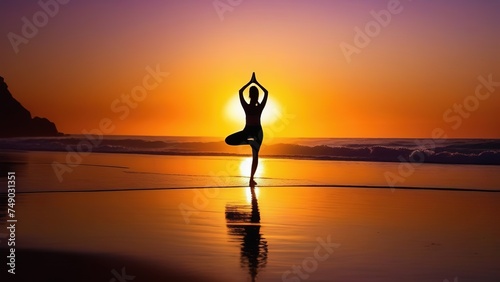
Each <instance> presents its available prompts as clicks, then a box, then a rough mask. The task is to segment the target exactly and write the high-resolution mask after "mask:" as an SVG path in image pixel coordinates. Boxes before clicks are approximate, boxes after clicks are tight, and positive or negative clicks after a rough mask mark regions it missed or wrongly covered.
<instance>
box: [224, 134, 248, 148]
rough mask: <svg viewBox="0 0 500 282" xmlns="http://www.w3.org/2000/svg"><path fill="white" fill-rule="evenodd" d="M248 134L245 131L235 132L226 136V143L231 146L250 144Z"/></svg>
mask: <svg viewBox="0 0 500 282" xmlns="http://www.w3.org/2000/svg"><path fill="white" fill-rule="evenodd" d="M247 139H248V135H247V134H246V133H245V132H244V131H239V132H236V133H233V134H231V135H229V136H228V137H226V140H225V141H226V144H228V145H231V146H237V145H246V144H248V140H247Z"/></svg>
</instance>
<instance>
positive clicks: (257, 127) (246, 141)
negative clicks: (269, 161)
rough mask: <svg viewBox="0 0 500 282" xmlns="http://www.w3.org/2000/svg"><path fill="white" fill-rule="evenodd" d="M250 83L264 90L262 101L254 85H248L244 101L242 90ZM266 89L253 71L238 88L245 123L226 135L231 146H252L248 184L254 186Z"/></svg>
mask: <svg viewBox="0 0 500 282" xmlns="http://www.w3.org/2000/svg"><path fill="white" fill-rule="evenodd" d="M252 83H255V84H256V85H257V86H259V87H260V88H261V89H262V91H264V98H263V99H262V102H261V103H259V89H258V88H257V87H256V86H252V87H250V90H249V97H250V103H247V102H246V101H245V98H244V97H243V91H245V89H246V88H247V87H248V86H249V85H250V84H252ZM267 94H268V92H267V90H266V89H265V88H264V87H263V86H262V85H261V84H260V83H259V82H258V81H257V79H256V78H255V72H254V73H253V74H252V79H250V81H249V82H248V83H247V84H245V85H244V86H243V87H242V88H241V89H240V103H241V106H242V107H243V109H244V110H245V115H246V125H245V128H243V130H242V131H239V132H236V133H233V134H231V135H229V136H228V137H226V144H228V145H231V146H237V145H250V147H252V157H253V158H252V171H251V174H250V181H249V185H250V186H255V185H256V184H257V182H255V180H254V179H253V176H254V175H255V171H256V170H257V165H258V164H259V150H260V145H262V140H263V139H264V132H263V131H262V126H261V124H260V116H261V115H262V111H263V110H264V107H265V106H266V103H267Z"/></svg>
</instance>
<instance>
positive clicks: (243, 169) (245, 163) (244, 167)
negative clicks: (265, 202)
mask: <svg viewBox="0 0 500 282" xmlns="http://www.w3.org/2000/svg"><path fill="white" fill-rule="evenodd" d="M264 168H265V167H264V162H263V160H262V159H259V166H258V167H257V171H256V172H255V176H254V177H256V178H258V177H261V176H262V173H263V172H264ZM251 170H252V157H248V158H245V159H243V160H242V161H241V163H240V173H241V175H242V176H250V172H251ZM256 181H257V180H256Z"/></svg>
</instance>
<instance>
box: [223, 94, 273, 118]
mask: <svg viewBox="0 0 500 282" xmlns="http://www.w3.org/2000/svg"><path fill="white" fill-rule="evenodd" d="M271 95H272V93H270V94H269V98H268V99H267V104H266V107H265V108H264V111H263V112H262V116H261V119H260V120H261V124H262V125H268V124H272V123H273V122H275V121H276V120H277V119H278V117H279V116H280V113H281V109H280V107H279V105H278V103H277V102H276V101H275V100H273V98H271ZM245 99H246V100H248V97H245ZM260 100H262V97H260ZM225 112H226V118H227V119H229V120H231V121H232V122H234V123H238V124H244V123H245V111H244V110H243V107H241V104H240V98H239V96H238V94H234V95H233V97H232V98H231V99H230V100H229V101H228V102H227V103H226V110H225Z"/></svg>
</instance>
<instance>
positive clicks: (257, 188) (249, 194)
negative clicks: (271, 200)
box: [245, 187, 259, 203]
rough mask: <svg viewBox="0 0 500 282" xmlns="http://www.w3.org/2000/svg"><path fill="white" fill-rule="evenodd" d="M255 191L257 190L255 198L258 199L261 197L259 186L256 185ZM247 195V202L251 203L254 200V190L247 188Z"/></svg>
mask: <svg viewBox="0 0 500 282" xmlns="http://www.w3.org/2000/svg"><path fill="white" fill-rule="evenodd" d="M254 191H255V198H256V199H257V200H258V199H259V187H255V188H254ZM245 196H246V198H247V203H251V202H252V190H250V189H245Z"/></svg>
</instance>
